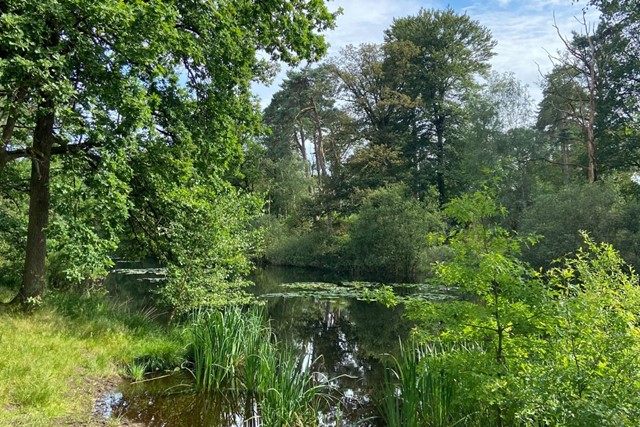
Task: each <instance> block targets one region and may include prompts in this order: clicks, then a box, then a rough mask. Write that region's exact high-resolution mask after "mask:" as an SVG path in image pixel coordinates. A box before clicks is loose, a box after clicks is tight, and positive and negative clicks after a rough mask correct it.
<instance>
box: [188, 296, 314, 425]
mask: <svg viewBox="0 0 640 427" xmlns="http://www.w3.org/2000/svg"><path fill="white" fill-rule="evenodd" d="M190 330H191V333H190V334H189V336H190V340H191V342H190V344H189V348H190V357H191V359H192V361H193V375H194V378H195V384H196V390H198V391H200V392H206V393H212V392H220V391H224V390H227V391H231V392H233V393H241V394H242V395H243V396H244V398H245V399H251V400H253V399H255V400H256V402H257V404H258V407H259V411H258V412H259V417H260V418H261V420H262V425H266V426H272V427H280V426H289V427H293V426H296V427H303V426H313V425H316V423H317V416H316V413H317V411H316V409H317V408H316V405H317V403H318V399H319V398H322V397H324V396H326V395H325V394H324V391H325V389H326V386H325V385H313V384H312V375H311V372H310V371H309V368H308V367H302V366H301V365H300V359H299V357H298V356H297V353H296V352H295V351H292V350H287V349H281V348H278V345H277V342H276V340H275V338H274V336H273V333H272V331H271V328H270V327H269V326H268V323H267V321H266V319H265V316H264V314H263V313H262V311H260V310H259V309H252V310H249V311H242V310H241V309H240V308H237V307H235V308H229V309H227V310H226V311H224V312H219V311H215V312H204V313H203V312H201V313H197V314H196V315H195V316H194V320H193V324H192V326H191V329H190Z"/></svg>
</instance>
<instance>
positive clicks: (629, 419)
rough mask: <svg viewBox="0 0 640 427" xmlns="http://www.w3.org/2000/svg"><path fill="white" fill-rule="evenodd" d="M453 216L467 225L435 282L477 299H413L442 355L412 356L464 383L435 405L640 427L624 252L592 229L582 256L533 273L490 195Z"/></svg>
mask: <svg viewBox="0 0 640 427" xmlns="http://www.w3.org/2000/svg"><path fill="white" fill-rule="evenodd" d="M445 211H446V213H447V214H448V215H450V216H452V217H453V218H455V219H456V220H457V222H458V224H459V229H458V230H457V231H455V232H454V233H453V234H452V235H450V236H449V237H448V239H449V242H450V247H451V251H452V255H453V256H452V258H451V259H450V260H449V261H448V262H447V263H443V264H440V265H439V267H438V274H437V277H438V278H439V279H440V280H442V281H443V282H444V283H446V284H449V285H451V286H459V287H460V288H462V289H463V290H465V291H466V292H467V293H468V295H469V300H468V301H460V302H452V303H441V304H433V303H431V304H429V303H425V302H424V301H418V300H416V301H414V302H412V303H411V304H410V306H409V315H410V316H411V317H413V318H415V319H416V320H418V321H419V322H421V323H420V327H419V330H418V332H419V336H420V337H421V338H422V339H423V340H424V341H426V342H432V343H439V344H438V345H439V346H440V347H439V349H440V350H441V351H439V352H436V353H428V354H421V358H418V359H416V360H414V359H413V358H409V359H407V361H405V363H404V365H406V366H408V368H407V369H424V368H423V367H424V366H426V367H429V368H431V369H432V368H433V367H434V366H437V367H438V369H440V372H441V373H442V375H444V377H445V378H455V382H454V383H453V384H455V385H454V386H453V387H454V388H455V390H453V391H452V396H454V398H453V399H454V403H452V404H451V405H450V404H449V403H447V402H448V401H447V400H446V399H444V398H440V400H439V403H438V404H439V405H445V406H451V407H452V408H454V409H452V410H451V411H452V413H451V414H450V416H454V415H455V416H454V418H455V419H462V418H464V417H467V416H469V417H471V416H472V415H473V414H476V415H478V414H479V415H481V419H484V421H483V422H480V424H479V425H489V424H491V425H501V426H503V425H531V426H537V425H540V424H548V425H558V426H589V425H611V426H614V425H630V426H631V425H636V424H637V423H638V421H639V420H640V418H639V416H640V413H638V411H637V409H636V408H637V406H638V400H639V398H638V396H640V385H639V384H638V382H637V381H636V376H637V373H638V372H640V362H638V360H637V357H636V355H637V354H638V349H639V346H640V334H639V330H638V326H637V325H638V321H637V313H638V312H639V305H640V290H639V289H640V288H639V287H638V280H637V278H636V276H635V274H634V273H633V272H632V271H631V270H630V269H629V268H628V267H627V266H626V264H625V263H624V261H622V259H621V258H620V256H619V255H618V253H617V252H616V251H615V250H613V248H612V247H611V246H610V245H608V244H596V243H594V242H593V241H592V240H591V239H590V238H589V237H588V236H586V235H584V234H583V239H584V249H581V250H579V251H578V253H577V254H576V257H575V258H568V259H567V260H566V261H565V262H564V263H563V264H562V265H560V266H558V267H556V268H553V269H551V270H550V271H549V272H548V273H543V272H536V271H534V270H532V269H530V268H529V267H527V265H526V264H524V263H523V262H522V261H520V260H519V257H518V254H519V249H520V246H521V245H522V244H523V243H526V241H523V240H522V239H518V238H515V237H513V236H510V235H509V234H508V233H507V232H506V231H504V230H503V229H501V228H500V227H497V226H495V225H494V221H495V219H496V218H495V217H496V215H498V214H499V213H500V212H501V209H499V208H497V207H496V206H495V203H494V202H493V200H492V198H491V197H488V196H487V195H486V194H483V193H474V194H470V195H466V196H463V197H462V198H460V199H457V200H454V201H452V202H451V203H449V204H448V205H447V207H446V209H445ZM528 242H530V243H532V242H533V239H528ZM412 357H415V356H412ZM422 359H424V360H422ZM404 365H403V366H404ZM409 365H416V367H412V366H409ZM419 367H420V368H419ZM420 372H426V373H428V372H429V371H428V370H426V371H422V370H421V371H420ZM418 385H419V383H416V387H417V386H418ZM405 387H406V385H405ZM427 389H428V388H427ZM420 390H421V389H420V388H417V389H416V390H412V391H409V392H408V394H407V396H409V395H410V394H411V393H422V391H420ZM425 399H427V397H422V398H419V400H420V401H425ZM405 412H406V411H405ZM469 419H471V418H469ZM450 420H451V418H450ZM425 425H427V424H425Z"/></svg>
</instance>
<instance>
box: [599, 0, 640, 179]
mask: <svg viewBox="0 0 640 427" xmlns="http://www.w3.org/2000/svg"><path fill="white" fill-rule="evenodd" d="M589 4H591V5H594V6H596V7H598V8H599V9H600V12H601V14H600V22H599V23H598V29H597V32H596V37H597V40H598V42H599V44H600V45H601V49H602V51H603V53H604V55H603V56H604V58H605V60H606V61H605V62H604V64H603V67H602V73H601V74H602V75H601V79H602V84H601V85H600V87H599V88H598V89H599V93H598V103H597V106H596V108H597V114H596V120H597V123H596V125H597V133H598V138H599V139H600V143H599V144H600V147H601V148H600V155H599V157H600V159H601V162H602V163H603V165H605V166H606V167H608V168H618V169H619V168H628V167H630V166H631V167H635V168H637V167H638V166H639V165H640V157H639V156H640V153H639V152H638V150H637V143H636V141H637V139H638V135H639V134H640V115H639V114H638V108H639V107H640V78H639V77H638V76H639V75H640V42H638V32H639V31H640V24H639V22H640V11H639V10H638V7H637V6H636V5H635V4H633V2H624V1H618V0H594V1H591V2H589Z"/></svg>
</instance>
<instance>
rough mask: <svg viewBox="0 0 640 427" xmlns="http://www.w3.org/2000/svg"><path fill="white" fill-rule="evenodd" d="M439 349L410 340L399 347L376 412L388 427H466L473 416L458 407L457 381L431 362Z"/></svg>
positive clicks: (459, 405) (446, 371)
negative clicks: (464, 426) (379, 413)
mask: <svg viewBox="0 0 640 427" xmlns="http://www.w3.org/2000/svg"><path fill="white" fill-rule="evenodd" d="M442 351H443V349H442V348H439V347H438V346H437V345H432V344H431V345H430V344H418V343H416V342H414V341H411V342H410V343H409V345H408V346H404V345H402V343H401V345H400V354H399V356H398V357H397V358H396V357H393V358H392V360H393V362H392V367H391V368H390V369H388V371H387V376H386V378H385V383H384V387H383V391H384V395H383V397H382V399H381V401H380V402H379V409H380V412H381V413H382V416H383V418H384V419H385V421H386V423H387V425H388V426H389V427H400V426H415V427H451V426H455V425H470V424H469V422H470V421H471V419H472V418H473V415H474V414H473V413H469V412H468V411H467V408H465V405H461V404H460V403H461V402H460V400H459V399H458V398H459V396H458V394H457V378H455V377H454V376H453V375H452V374H451V372H450V371H448V370H445V369H443V368H442V367H441V366H438V364H437V363H435V362H434V361H435V360H437V356H438V355H439V354H440V353H442Z"/></svg>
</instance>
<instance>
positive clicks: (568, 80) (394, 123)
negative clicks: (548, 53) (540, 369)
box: [242, 2, 640, 280]
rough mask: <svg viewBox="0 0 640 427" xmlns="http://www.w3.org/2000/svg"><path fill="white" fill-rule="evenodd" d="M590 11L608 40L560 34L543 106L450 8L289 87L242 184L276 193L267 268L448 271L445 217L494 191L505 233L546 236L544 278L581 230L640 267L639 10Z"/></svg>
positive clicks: (479, 31)
mask: <svg viewBox="0 0 640 427" xmlns="http://www.w3.org/2000/svg"><path fill="white" fill-rule="evenodd" d="M590 7H599V8H600V10H601V12H602V14H601V17H600V22H599V24H598V26H597V27H596V28H595V29H593V28H592V27H591V26H589V24H588V23H587V22H586V21H585V22H584V28H583V31H582V33H574V34H572V35H571V36H570V37H569V36H564V35H563V34H562V33H560V32H559V36H560V37H561V38H562V40H563V42H564V43H565V49H564V51H562V52H558V54H557V56H556V57H553V58H552V60H553V61H554V67H553V69H552V70H551V71H550V72H549V73H548V74H547V75H545V76H544V82H543V99H542V100H541V101H540V102H539V104H538V105H534V104H533V102H532V99H531V97H530V95H529V93H528V91H527V87H526V86H524V85H523V84H522V83H520V82H518V81H517V80H516V79H515V77H514V76H513V74H510V73H505V74H497V73H495V72H494V73H492V72H491V71H490V67H489V60H490V59H491V57H492V56H493V55H494V52H493V48H494V47H495V41H494V40H493V39H492V37H491V34H490V31H489V30H488V29H487V28H485V27H483V26H482V25H480V24H479V23H478V22H476V21H474V20H473V19H471V18H470V17H469V16H467V15H460V14H457V13H456V12H454V11H453V10H451V9H447V10H422V11H421V12H420V13H418V14H417V15H415V16H409V17H405V18H399V19H395V20H394V22H393V24H392V25H391V27H390V28H388V29H387V30H386V31H385V41H384V43H383V44H381V45H374V44H363V45H360V46H349V47H347V48H345V49H343V50H342V51H341V53H340V54H339V55H338V56H336V57H333V58H330V59H328V60H327V61H325V62H323V63H320V64H315V65H308V66H306V67H304V68H302V69H299V70H296V71H292V72H290V73H289V74H288V76H287V79H286V80H285V81H284V82H283V83H282V86H281V89H280V90H279V91H278V92H277V93H276V94H275V95H274V97H273V99H272V101H271V103H270V105H269V106H268V107H267V108H266V109H265V111H264V120H265V123H266V124H267V125H268V126H269V128H270V129H271V133H270V134H269V135H268V136H265V137H264V138H262V139H259V140H258V141H257V142H255V143H252V144H250V145H249V146H248V148H247V162H245V164H244V171H243V172H244V176H245V180H244V182H243V183H242V185H244V186H246V188H250V189H251V190H252V191H258V192H263V193H264V194H266V199H267V205H266V212H267V219H266V222H267V226H268V227H267V230H268V231H267V238H266V242H267V249H266V253H265V255H264V257H265V260H266V261H267V262H271V263H275V264H288V265H298V266H316V267H326V268H334V269H340V270H344V271H350V272H352V273H355V274H360V275H367V276H369V277H372V278H378V279H381V280H409V279H415V278H417V277H418V276H420V275H422V274H424V273H427V272H428V269H429V265H430V264H431V263H432V262H433V261H435V260H439V259H441V258H442V257H444V256H446V249H444V248H442V247H440V245H439V243H438V239H437V238H435V237H434V236H435V234H438V233H435V234H434V232H437V231H439V230H440V231H441V230H443V229H445V228H446V227H447V226H448V225H451V224H450V222H448V221H447V220H446V219H445V218H443V216H442V213H441V207H442V206H444V205H445V204H446V203H447V202H449V201H450V200H452V199H455V198H457V197H460V196H461V195H463V194H467V193H471V192H474V191H477V190H482V189H485V188H489V189H491V191H492V192H494V193H495V197H496V198H497V200H498V201H499V203H500V204H501V205H503V206H505V208H506V211H507V212H508V214H507V215H504V216H503V217H502V220H501V222H502V224H501V225H502V226H504V227H506V228H507V229H509V230H511V231H514V232H517V233H521V234H535V235H540V236H541V237H542V239H541V241H540V243H539V244H538V245H535V246H534V247H531V248H525V249H524V253H523V257H524V258H525V260H526V261H528V262H530V263H532V264H533V265H534V266H536V267H548V266H549V265H550V264H551V263H552V261H553V260H555V259H557V258H560V257H562V256H563V255H565V254H567V253H569V252H571V251H574V250H576V249H577V248H578V247H579V246H580V244H581V241H582V240H581V238H580V233H579V231H580V230H584V231H587V232H588V233H589V234H590V235H591V236H592V237H593V238H594V239H595V240H596V241H606V242H610V243H612V244H613V245H614V246H615V247H616V248H618V249H619V250H620V251H621V252H622V254H623V256H624V257H625V259H626V260H627V261H628V262H631V263H632V264H634V265H638V263H639V262H640V258H639V256H640V252H639V251H638V249H639V248H638V245H637V243H636V242H637V241H638V231H639V230H638V226H637V224H638V223H639V221H638V219H640V218H639V215H640V204H639V199H638V196H639V195H640V193H639V192H640V187H639V186H638V183H637V181H638V176H637V175H636V174H635V170H636V169H637V165H638V154H639V153H640V152H639V151H638V149H637V144H636V143H637V140H638V135H639V131H640V123H638V119H639V116H638V114H637V111H638V110H637V107H638V100H639V96H638V94H639V90H638V89H639V84H638V81H637V73H638V71H639V70H640V65H639V64H640V46H638V43H637V38H635V36H634V35H633V34H634V31H635V30H637V28H636V27H637V25H638V24H637V20H635V19H634V16H636V15H637V11H636V10H635V9H634V8H632V7H630V6H627V5H625V4H617V3H615V4H614V3H611V4H610V3H609V2H603V3H600V2H593V3H592V4H591V5H590ZM636 17H637V16H636ZM440 234H441V233H440Z"/></svg>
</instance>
